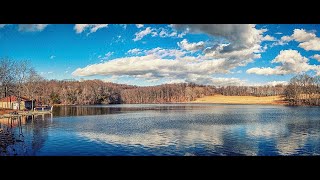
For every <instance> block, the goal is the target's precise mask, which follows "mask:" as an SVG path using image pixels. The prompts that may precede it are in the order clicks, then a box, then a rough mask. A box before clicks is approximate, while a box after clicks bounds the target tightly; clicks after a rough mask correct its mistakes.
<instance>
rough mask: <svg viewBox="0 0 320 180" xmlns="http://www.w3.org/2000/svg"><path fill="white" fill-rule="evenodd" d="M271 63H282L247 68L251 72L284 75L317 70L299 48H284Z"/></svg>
mask: <svg viewBox="0 0 320 180" xmlns="http://www.w3.org/2000/svg"><path fill="white" fill-rule="evenodd" d="M271 63H280V64H281V65H280V66H276V67H274V68H270V67H263V68H251V69H248V70H247V73H249V74H259V75H284V74H296V73H301V72H306V71H309V70H316V67H315V66H313V65H309V64H308V58H306V57H304V56H302V55H301V54H300V53H299V52H298V51H297V50H282V51H280V53H279V55H278V56H277V57H276V58H275V59H273V60H272V61H271Z"/></svg>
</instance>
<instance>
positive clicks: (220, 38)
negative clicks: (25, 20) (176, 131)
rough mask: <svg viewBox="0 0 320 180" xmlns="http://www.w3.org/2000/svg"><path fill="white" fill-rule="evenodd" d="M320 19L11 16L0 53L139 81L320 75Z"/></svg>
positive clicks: (238, 81) (87, 74) (57, 75)
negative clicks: (80, 20)
mask: <svg viewBox="0 0 320 180" xmlns="http://www.w3.org/2000/svg"><path fill="white" fill-rule="evenodd" d="M319 28H320V26H319V25H311V24H310V25H305V24H303V25H299V24H293V25H285V24H268V25H264V24H259V25H248V24H240V25H239V24H233V25H224V24H218V25H215V24H189V25H181V24H180V25H168V24H143V25H142V24H139V25H138V24H126V25H123V24H108V25H107V24H77V25H75V24H62V25H60V24H50V25H45V24H30V25H28V24H23V25H17V24H9V25H4V24H2V25H0V57H9V58H11V59H14V60H29V61H30V62H31V64H32V66H33V67H34V68H35V69H36V70H37V71H38V73H39V74H40V75H42V76H43V77H45V78H47V79H59V80H62V79H78V80H79V79H80V78H83V79H101V80H104V81H111V82H115V83H126V84H134V85H142V86H148V85H158V84H162V83H174V82H195V83H199V84H211V85H217V86H222V85H232V84H233V85H264V84H276V83H286V82H287V81H288V80H289V79H290V78H291V77H292V76H294V75H296V74H299V73H304V72H306V73H308V74H310V75H320V65H319V62H320V55H319V54H320V38H319V37H320V34H319V32H318V31H319Z"/></svg>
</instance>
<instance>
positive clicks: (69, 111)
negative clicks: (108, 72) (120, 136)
mask: <svg viewBox="0 0 320 180" xmlns="http://www.w3.org/2000/svg"><path fill="white" fill-rule="evenodd" d="M190 108H191V109H193V108H197V107H192V106H168V105H165V106H163V105H149V106H148V105H144V106H140V105H136V106H134V105H131V106H127V107H126V106H125V105H124V106H122V107H119V106H117V105H114V106H113V105H111V106H99V105H97V106H57V107H54V108H53V114H54V115H55V116H86V115H106V114H118V113H125V112H136V111H169V110H187V109H190ZM198 108H201V107H198Z"/></svg>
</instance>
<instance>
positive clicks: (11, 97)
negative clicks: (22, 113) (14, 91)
mask: <svg viewBox="0 0 320 180" xmlns="http://www.w3.org/2000/svg"><path fill="white" fill-rule="evenodd" d="M20 98H21V101H31V100H30V99H28V98H25V97H20ZM10 99H11V100H10ZM10 101H11V102H15V101H17V96H8V97H4V98H1V99H0V102H10Z"/></svg>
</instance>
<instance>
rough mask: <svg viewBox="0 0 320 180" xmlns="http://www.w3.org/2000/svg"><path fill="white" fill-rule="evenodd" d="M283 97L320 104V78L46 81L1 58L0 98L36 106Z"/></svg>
mask: <svg viewBox="0 0 320 180" xmlns="http://www.w3.org/2000/svg"><path fill="white" fill-rule="evenodd" d="M214 94H222V95H225V96H258V97H260V96H275V95H283V96H285V98H286V100H287V101H288V102H289V104H290V105H319V104H320V96H319V95H320V78H319V76H315V77H311V76H309V75H306V74H304V75H298V76H295V77H293V78H292V79H291V80H290V83H289V84H288V85H280V84H279V85H275V86H222V87H216V86H210V85H198V84H195V83H177V84H163V85H158V86H146V87H139V86H132V85H126V84H116V83H111V82H104V81H101V80H84V81H75V80H74V81H69V80H46V79H45V78H43V77H41V76H40V75H39V74H38V73H37V72H36V71H35V70H34V68H32V67H31V66H30V63H28V62H27V61H19V62H17V61H13V60H10V59H8V58H1V59H0V98H2V97H6V96H9V95H14V96H17V97H26V98H29V99H32V100H35V101H36V102H37V104H79V105H85V104H121V103H125V104H134V103H174V102H189V101H193V100H195V99H196V98H199V97H203V96H209V95H214Z"/></svg>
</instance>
